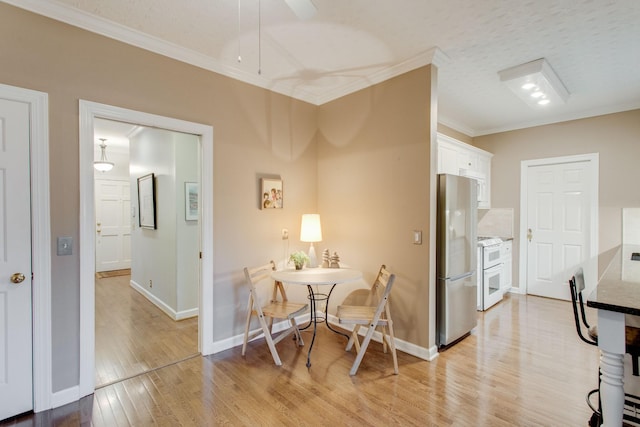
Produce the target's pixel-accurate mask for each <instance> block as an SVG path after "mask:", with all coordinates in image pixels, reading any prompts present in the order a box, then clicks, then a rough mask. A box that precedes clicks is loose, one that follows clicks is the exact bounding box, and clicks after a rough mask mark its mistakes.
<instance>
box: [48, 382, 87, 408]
mask: <svg viewBox="0 0 640 427" xmlns="http://www.w3.org/2000/svg"><path fill="white" fill-rule="evenodd" d="M82 397H84V396H80V386H77V385H76V386H73V387H69V388H67V389H64V390H60V391H57V392H55V393H53V394H52V395H51V408H59V407H60V406H64V405H66V404H68V403H72V402H76V401H78V400H80V398H82Z"/></svg>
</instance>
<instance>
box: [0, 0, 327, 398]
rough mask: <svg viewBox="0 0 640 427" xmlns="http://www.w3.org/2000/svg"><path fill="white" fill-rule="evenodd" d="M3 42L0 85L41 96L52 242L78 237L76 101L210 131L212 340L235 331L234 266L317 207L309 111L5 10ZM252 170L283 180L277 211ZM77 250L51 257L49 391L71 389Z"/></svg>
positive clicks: (237, 277)
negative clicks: (265, 205)
mask: <svg viewBox="0 0 640 427" xmlns="http://www.w3.org/2000/svg"><path fill="white" fill-rule="evenodd" d="M0 37H1V38H2V40H4V42H3V43H0V58H2V62H3V65H2V66H1V67H0V83H3V84H7V85H13V86H19V87H24V88H28V89H33V90H39V91H42V92H46V93H48V94H49V126H50V131H49V137H50V141H49V143H50V167H51V173H50V182H51V228H52V237H53V241H54V242H55V237H56V236H72V237H73V238H74V240H75V241H76V242H78V241H79V240H78V235H79V220H78V218H79V216H80V207H79V203H80V199H79V182H78V180H79V169H78V166H77V165H78V162H79V147H78V144H79V142H78V133H79V132H78V127H79V118H78V111H79V107H78V101H79V100H80V99H85V100H89V101H94V102H99V103H104V104H109V105H114V106H118V107H122V108H128V109H132V110H137V111H143V112H146V113H152V114H158V115H162V116H169V117H174V118H178V119H183V120H188V121H192V122H199V123H204V124H208V125H212V126H213V128H214V210H215V211H214V212H213V213H212V212H209V213H208V215H213V223H214V251H215V254H214V258H215V265H214V268H213V271H214V274H215V276H214V294H215V300H214V304H215V305H214V315H215V319H216V320H215V324H214V339H215V340H221V339H224V338H229V337H231V336H232V335H234V334H239V333H240V332H241V331H242V326H243V317H244V314H243V313H244V311H245V309H246V298H247V293H246V289H245V287H244V284H243V278H242V275H241V270H242V267H243V266H245V265H251V264H258V263H263V262H266V261H268V260H269V259H278V258H279V257H281V256H282V240H281V238H280V230H281V229H282V228H283V227H288V228H289V229H290V230H292V231H293V230H295V229H296V228H299V221H300V215H301V214H302V213H303V212H307V211H315V210H316V199H317V197H316V196H317V195H316V188H317V185H316V181H317V162H316V129H317V126H316V117H317V107H315V106H313V105H310V104H306V103H304V102H299V101H295V100H292V99H291V98H288V97H285V96H281V95H277V94H274V93H271V92H269V91H266V90H263V89H260V88H256V87H253V86H250V85H247V84H244V83H241V82H238V81H234V80H232V79H229V78H226V77H223V76H220V75H217V74H214V73H211V72H208V71H205V70H203V69H199V68H196V67H193V66H190V65H187V64H184V63H180V62H178V61H174V60H171V59H168V58H166V57H163V56H160V55H156V54H153V53H150V52H147V51H144V50H141V49H137V48H134V47H131V46H128V45H126V44H123V43H119V42H116V41H113V40H110V39H107V38H105V37H101V36H98V35H95V34H92V33H88V32H86V31H83V30H80V29H78V28H75V27H71V26H68V25H65V24H62V23H59V22H56V21H53V20H50V19H46V18H43V17H41V16H38V15H35V14H32V13H29V12H26V11H23V10H21V9H17V8H14V7H12V6H8V5H6V4H5V3H0ZM261 174H274V175H279V176H281V177H282V179H283V180H284V189H285V204H286V205H285V206H286V209H282V210H277V211H276V210H271V211H269V212H264V211H260V210H259V200H260V199H259V187H258V186H259V176H260V175H261ZM297 236H298V234H297V232H292V249H293V248H296V246H297V244H299V242H298V241H297V238H298V237H297ZM294 239H296V240H294ZM74 247H77V246H76V245H74ZM300 248H302V245H301V246H300ZM83 251H84V255H85V256H90V257H92V256H94V255H93V253H87V252H86V251H87V249H86V248H79V247H78V248H77V251H76V252H75V254H74V255H73V256H65V257H57V256H55V255H53V258H52V339H53V361H52V362H53V369H52V370H53V391H54V392H55V391H60V390H65V389H67V388H70V387H73V386H75V385H77V384H78V382H79V336H78V334H79V313H80V311H79V304H80V299H79V289H80V286H92V285H93V284H91V283H82V284H80V283H79V281H80V279H79V265H80V258H79V253H81V252H83ZM53 253H55V251H54V252H53Z"/></svg>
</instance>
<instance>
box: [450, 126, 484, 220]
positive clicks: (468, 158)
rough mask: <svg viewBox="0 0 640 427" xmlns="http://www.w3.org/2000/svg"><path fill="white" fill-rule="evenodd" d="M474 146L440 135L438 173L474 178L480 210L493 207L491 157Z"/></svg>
mask: <svg viewBox="0 0 640 427" xmlns="http://www.w3.org/2000/svg"><path fill="white" fill-rule="evenodd" d="M492 156H493V154H491V153H489V152H488V151H484V150H481V149H480V148H477V147H474V146H473V145H469V144H465V143H464V142H462V141H458V140H457V139H454V138H451V137H449V136H447V135H443V134H440V133H439V134H438V173H448V174H451V175H461V176H467V177H469V178H473V179H475V180H476V182H477V183H478V208H480V209H489V208H490V207H491V157H492Z"/></svg>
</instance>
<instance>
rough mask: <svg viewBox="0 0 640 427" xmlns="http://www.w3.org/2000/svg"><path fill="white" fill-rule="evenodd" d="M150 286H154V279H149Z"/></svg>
mask: <svg viewBox="0 0 640 427" xmlns="http://www.w3.org/2000/svg"><path fill="white" fill-rule="evenodd" d="M149 287H150V288H153V280H149Z"/></svg>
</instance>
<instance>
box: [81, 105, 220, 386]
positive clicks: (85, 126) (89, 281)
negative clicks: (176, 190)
mask: <svg viewBox="0 0 640 427" xmlns="http://www.w3.org/2000/svg"><path fill="white" fill-rule="evenodd" d="M100 119H104V120H112V121H117V122H122V123H133V124H136V125H140V126H143V127H147V128H150V129H153V130H157V129H166V130H168V131H174V132H180V133H184V134H189V135H192V136H195V137H196V138H197V139H198V141H199V144H198V168H197V170H198V176H199V183H200V193H199V194H200V195H199V199H198V202H199V212H198V215H199V217H198V223H199V225H200V226H199V236H198V241H199V248H198V249H199V251H197V252H199V254H198V256H199V260H198V274H197V276H198V281H199V287H198V295H197V299H198V307H199V311H198V317H197V319H198V320H197V323H198V325H197V330H198V351H199V352H200V353H201V354H203V355H207V354H211V353H213V262H212V256H213V128H212V127H211V126H207V125H202V124H198V123H193V122H186V121H183V120H178V119H173V118H169V117H162V116H156V115H153V114H148V113H143V112H139V111H134V110H127V109H123V108H119V107H114V106H109V105H104V104H97V103H93V102H89V101H84V100H81V101H80V147H79V148H80V205H81V220H80V247H81V248H82V252H81V253H80V281H81V289H80V306H81V309H80V325H81V326H80V328H81V330H80V386H79V397H83V396H86V395H89V394H91V393H93V391H94V389H95V321H96V313H95V301H96V294H95V272H96V262H95V261H96V259H95V253H96V223H95V194H94V193H95V191H94V190H95V189H94V180H93V174H94V172H93V170H94V168H93V161H94V128H95V123H96V120H100ZM145 231H151V230H145Z"/></svg>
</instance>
